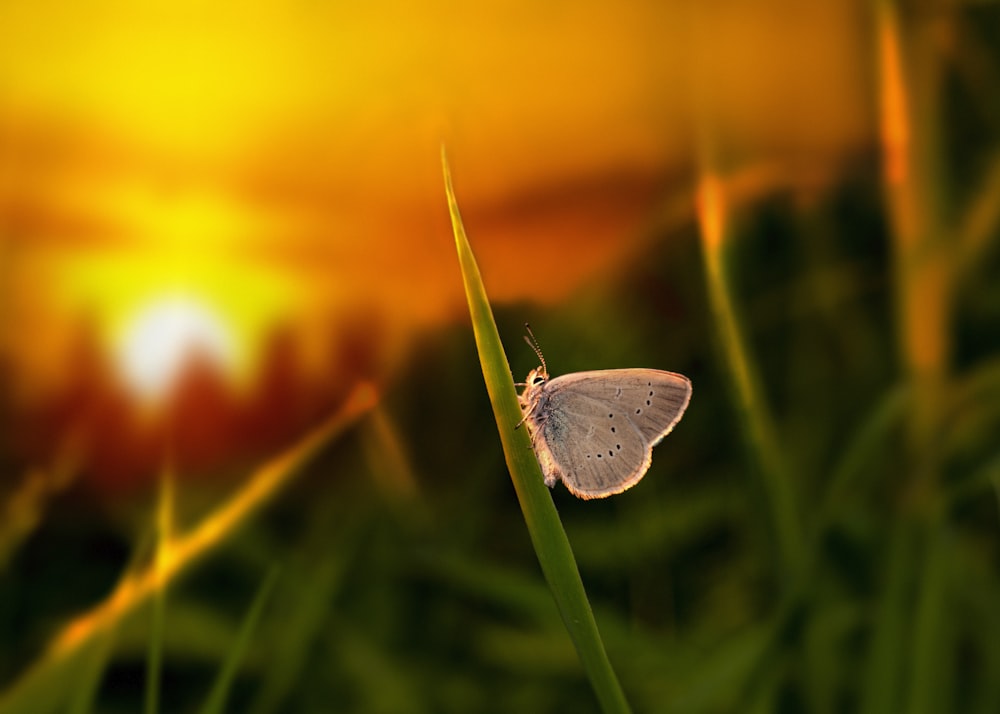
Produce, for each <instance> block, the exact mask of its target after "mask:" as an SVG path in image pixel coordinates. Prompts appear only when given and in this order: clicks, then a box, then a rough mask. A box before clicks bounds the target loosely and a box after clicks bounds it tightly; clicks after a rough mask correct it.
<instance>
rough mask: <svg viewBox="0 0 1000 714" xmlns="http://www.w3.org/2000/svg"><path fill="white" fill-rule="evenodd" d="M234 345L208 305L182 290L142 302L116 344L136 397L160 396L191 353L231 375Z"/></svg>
mask: <svg viewBox="0 0 1000 714" xmlns="http://www.w3.org/2000/svg"><path fill="white" fill-rule="evenodd" d="M236 356H237V349H236V345H235V344H234V341H233V336H232V334H231V332H230V331H229V330H228V329H227V328H226V326H225V325H224V324H223V323H222V321H221V320H220V319H219V317H218V315H217V314H216V313H215V312H214V311H213V310H212V309H211V308H210V307H209V306H208V305H207V304H204V303H201V302H199V301H197V300H195V299H193V298H190V297H184V296H170V297H165V298H162V299H160V300H157V301H155V302H152V303H150V304H147V305H146V306H144V307H143V308H141V309H140V310H139V311H138V313H137V314H136V315H135V316H134V317H133V319H132V321H131V323H130V324H129V326H128V328H127V329H126V331H125V334H124V335H123V339H122V341H121V343H120V345H119V347H118V363H119V366H120V369H121V371H122V375H123V377H124V378H125V380H126V382H127V384H128V385H129V386H130V387H131V388H132V389H133V390H134V391H135V392H136V394H138V395H139V396H140V397H142V398H145V399H148V400H157V399H161V398H162V397H163V396H164V395H165V394H166V393H167V392H168V391H169V389H170V388H171V387H172V386H173V385H174V383H175V382H176V381H177V378H178V377H179V376H180V374H181V373H182V371H183V370H184V368H185V366H186V365H187V364H188V363H189V362H190V361H191V360H193V359H201V360H206V361H208V362H210V363H211V364H212V365H213V366H214V367H216V368H217V369H218V370H219V372H220V374H222V375H231V374H232V373H233V371H234V370H235V367H236Z"/></svg>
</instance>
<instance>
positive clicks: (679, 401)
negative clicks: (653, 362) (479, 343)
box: [518, 328, 691, 499]
mask: <svg viewBox="0 0 1000 714" xmlns="http://www.w3.org/2000/svg"><path fill="white" fill-rule="evenodd" d="M528 334H530V335H531V340H528V338H527V337H526V338H525V340H527V341H528V344H529V345H531V347H532V349H534V350H535V353H536V354H537V355H538V359H539V361H540V362H541V366H540V367H536V368H535V369H533V370H531V372H529V373H528V377H527V380H526V381H525V383H524V391H523V392H521V394H520V396H519V397H518V402H519V403H520V405H521V411H522V413H523V414H524V419H523V420H522V423H523V424H525V425H526V426H527V428H528V433H529V434H530V436H531V444H532V446H533V447H534V450H535V455H536V456H537V457H538V464H539V466H541V468H542V475H543V476H544V477H545V485H546V486H548V487H549V488H552V487H554V486H555V485H556V482H557V481H562V482H563V484H565V486H566V488H567V489H569V491H570V493H572V494H573V495H574V496H577V497H579V498H585V499H590V498H605V497H607V496H611V495H614V494H616V493H621V492H622V491H625V490H626V489H629V488H631V487H632V486H634V485H635V484H637V483H638V482H639V481H640V480H641V479H642V477H643V476H644V475H645V474H646V471H647V470H648V469H649V465H650V463H651V461H652V458H653V447H654V446H655V445H656V444H658V443H659V442H660V440H661V439H663V437H665V436H666V435H667V434H669V433H670V432H671V430H672V429H673V428H674V426H675V425H676V424H677V422H679V421H680V419H681V417H682V416H683V415H684V411H685V410H686V409H687V406H688V402H689V401H690V400H691V380H689V379H688V378H687V377H685V376H684V375H682V374H677V373H675V372H665V371H663V370H659V369H641V368H637V369H607V370H594V371H590V372H574V373H572V374H564V375H562V376H561V377H556V378H554V379H550V378H549V373H548V369H547V367H546V365H545V358H544V357H543V356H542V351H541V349H539V347H538V343H537V342H535V341H534V335H533V334H531V329H530V328H528Z"/></svg>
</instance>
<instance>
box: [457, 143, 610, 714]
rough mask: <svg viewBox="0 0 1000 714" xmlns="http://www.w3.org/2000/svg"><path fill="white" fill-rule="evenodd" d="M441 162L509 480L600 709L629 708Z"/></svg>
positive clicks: (484, 374)
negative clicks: (525, 422) (524, 423)
mask: <svg viewBox="0 0 1000 714" xmlns="http://www.w3.org/2000/svg"><path fill="white" fill-rule="evenodd" d="M441 162H442V166H443V170H444V180H445V191H446V192H447V196H448V209H449V212H450V214H451V223H452V229H453V231H454V233H455V245H456V248H457V250H458V260H459V265H460V266H461V269H462V281H463V283H464V285H465V294H466V298H467V299H468V302H469V312H470V313H471V315H472V326H473V330H474V332H475V336H476V347H477V349H478V351H479V360H480V363H481V365H482V369H483V377H484V378H485V380H486V389H487V391H488V392H489V395H490V402H491V403H492V405H493V414H494V417H495V418H496V422H497V428H498V429H499V431H500V440H501V442H502V443H503V450H504V456H505V457H506V460H507V468H508V469H509V470H510V476H511V480H512V481H513V482H514V490H515V491H516V492H517V499H518V501H519V503H520V504H521V511H522V512H523V514H524V520H525V523H526V525H527V527H528V533H529V535H530V536H531V542H532V545H533V546H534V548H535V553H536V555H537V556H538V562H539V564H540V565H541V567H542V572H543V573H544V575H545V579H546V581H548V583H549V587H550V588H551V590H552V594H553V596H554V597H555V601H556V605H557V606H558V608H559V613H560V615H562V619H563V622H564V624H565V625H566V629H567V630H568V631H569V635H570V637H571V638H572V640H573V644H574V645H575V647H576V650H577V652H578V654H579V656H580V661H581V663H582V664H583V668H584V670H585V671H586V673H587V677H588V678H589V679H590V682H591V685H592V686H593V687H594V691H595V693H596V694H597V698H598V700H599V701H600V703H601V707H602V709H603V710H604V711H605V712H627V711H629V707H628V703H627V702H626V700H625V695H624V693H623V692H622V689H621V685H620V684H619V682H618V678H617V676H616V675H615V672H614V670H613V669H612V667H611V662H610V661H609V660H608V656H607V652H606V651H605V649H604V643H603V642H602V640H601V635H600V633H599V632H598V629H597V622H596V620H595V619H594V614H593V612H592V611H591V609H590V603H589V601H588V600H587V594H586V592H585V591H584V588H583V581H582V580H581V579H580V571H579V569H578V568H577V565H576V559H575V558H574V557H573V550H572V548H571V547H570V544H569V539H568V538H567V537H566V532H565V530H563V527H562V523H561V522H560V520H559V516H558V514H557V513H556V509H555V505H554V504H553V503H552V496H551V495H550V493H549V490H548V489H547V488H546V487H545V485H544V483H543V481H542V473H541V470H540V468H539V466H538V461H537V460H536V459H535V454H534V452H533V451H532V449H531V442H530V440H529V437H528V434H527V430H526V429H516V428H515V427H516V425H517V424H518V423H519V422H520V421H521V408H520V406H519V405H518V402H517V392H516V390H515V387H514V380H513V378H512V377H511V372H510V366H509V364H508V362H507V357H506V355H505V353H504V350H503V345H502V344H501V342H500V334H499V332H498V331H497V326H496V322H495V321H494V319H493V311H492V310H491V308H490V304H489V299H488V298H487V296H486V289H485V287H484V286H483V282H482V278H481V276H480V274H479V267H478V265H477V264H476V259H475V256H474V255H473V253H472V248H471V247H470V246H469V241H468V239H467V238H466V235H465V228H464V227H463V225H462V218H461V215H460V214H459V211H458V203H457V201H456V200H455V193H454V190H453V188H452V184H451V172H450V170H449V168H448V161H447V157H446V156H445V154H444V148H443V147H442V150H441Z"/></svg>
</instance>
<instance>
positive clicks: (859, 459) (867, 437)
mask: <svg viewBox="0 0 1000 714" xmlns="http://www.w3.org/2000/svg"><path fill="white" fill-rule="evenodd" d="M909 403H910V390H909V389H908V388H907V387H906V385H897V386H895V387H893V388H892V389H890V390H889V392H888V393H887V394H886V395H885V396H883V397H882V398H881V399H880V400H879V402H878V404H877V405H876V406H875V408H874V409H872V410H871V411H870V412H869V414H868V417H867V419H865V421H864V422H863V423H862V424H861V426H860V427H859V428H858V429H856V430H855V432H854V435H853V437H852V438H851V439H850V441H849V442H848V446H847V448H846V449H845V450H844V453H843V456H841V457H840V460H839V461H838V462H837V465H836V467H834V469H833V474H832V476H831V477H830V486H829V487H828V488H827V490H826V496H825V497H824V498H823V501H822V503H821V505H820V510H819V514H818V516H817V517H816V518H815V519H814V520H813V523H814V526H813V533H812V534H813V536H814V537H816V536H819V535H821V534H822V531H823V530H824V529H825V528H827V527H829V526H830V525H831V524H832V523H833V521H834V520H836V517H837V510H838V509H839V508H840V507H841V505H842V504H844V503H846V502H847V500H848V497H849V496H851V495H854V494H856V493H857V491H856V490H855V488H856V485H857V480H858V479H859V478H860V477H861V475H862V474H863V473H864V470H863V469H864V467H865V465H866V464H868V463H871V461H872V460H873V457H874V455H875V453H876V452H877V451H878V450H879V449H884V448H887V447H888V446H889V445H890V444H891V443H892V440H891V438H890V434H891V432H892V430H893V429H894V428H895V427H898V426H900V425H901V424H902V422H903V419H904V417H905V416H906V407H907V406H908V405H909Z"/></svg>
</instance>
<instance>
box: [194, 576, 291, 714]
mask: <svg viewBox="0 0 1000 714" xmlns="http://www.w3.org/2000/svg"><path fill="white" fill-rule="evenodd" d="M277 579H278V568H277V567H274V568H271V571H270V572H269V573H268V574H267V577H266V578H264V582H263V583H261V585H260V587H259V588H258V589H257V595H256V596H255V597H254V599H253V604H251V605H250V610H249V611H248V612H247V614H246V617H245V618H244V619H243V626H242V627H241V628H240V632H239V635H238V636H237V638H236V642H234V643H233V647H232V649H231V650H229V655H228V656H227V657H226V661H225V663H223V665H222V669H221V670H219V676H218V677H217V678H216V680H215V684H214V685H213V686H212V691H211V692H210V693H209V695H208V699H207V700H206V701H205V706H203V707H202V709H201V711H202V714H220V712H222V711H224V707H225V706H226V697H228V696H229V690H230V688H231V687H232V685H233V680H234V679H235V678H236V672H237V671H238V669H239V666H240V661H241V660H242V659H243V655H244V654H245V653H246V650H247V647H248V646H249V645H250V638H251V637H252V636H253V632H254V630H255V629H256V628H257V623H258V622H260V615H261V613H262V612H263V611H264V605H265V604H266V603H267V599H268V596H270V594H271V591H272V590H273V589H274V583H275V582H276V581H277Z"/></svg>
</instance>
